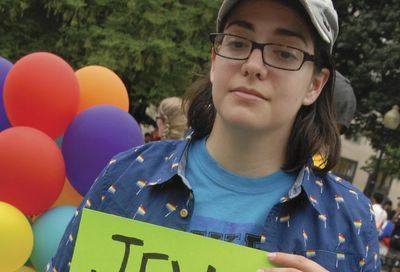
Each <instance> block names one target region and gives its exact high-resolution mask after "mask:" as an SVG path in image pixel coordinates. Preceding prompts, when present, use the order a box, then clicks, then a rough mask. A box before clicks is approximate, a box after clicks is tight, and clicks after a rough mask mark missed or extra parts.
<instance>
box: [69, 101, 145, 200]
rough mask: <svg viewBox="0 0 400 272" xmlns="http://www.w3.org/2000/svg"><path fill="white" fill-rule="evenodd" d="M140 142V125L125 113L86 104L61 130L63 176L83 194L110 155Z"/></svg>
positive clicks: (106, 107)
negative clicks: (65, 174) (64, 167)
mask: <svg viewBox="0 0 400 272" xmlns="http://www.w3.org/2000/svg"><path fill="white" fill-rule="evenodd" d="M143 143H144V139H143V135H142V132H141V130H140V127H139V125H138V123H137V122H136V120H135V119H134V118H133V117H132V116H131V115H130V114H129V113H127V112H126V111H123V110H121V109H120V108H118V107H115V106H111V105H99V106H93V107H90V108H88V109H86V110H84V111H82V112H81V113H80V114H78V116H76V117H75V119H74V120H73V121H72V123H71V124H70V125H69V126H68V128H67V130H66V131H65V133H64V138H63V141H62V148H61V149H62V153H63V155H64V160H65V166H66V172H67V177H68V179H69V181H70V182H71V184H72V186H73V187H74V188H75V189H76V190H77V191H78V192H79V193H80V194H81V195H83V196H84V195H85V194H86V193H87V192H88V191H89V189H90V186H91V185H92V184H93V182H94V180H95V179H96V177H97V176H98V175H99V174H100V172H101V170H102V169H103V168H104V167H105V166H106V165H107V163H108V162H109V161H110V160H111V159H112V157H113V156H114V155H116V154H118V153H120V152H122V151H125V150H128V149H130V148H132V147H135V146H139V145H142V144H143Z"/></svg>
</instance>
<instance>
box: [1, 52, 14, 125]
mask: <svg viewBox="0 0 400 272" xmlns="http://www.w3.org/2000/svg"><path fill="white" fill-rule="evenodd" d="M12 66H13V64H12V63H11V62H9V61H8V60H6V59H5V58H2V57H0V131H2V130H5V129H6V128H9V127H11V124H10V122H9V121H8V118H7V114H6V110H5V108H4V103H3V87H4V82H5V81H6V77H7V74H8V72H9V71H10V70H11V67H12Z"/></svg>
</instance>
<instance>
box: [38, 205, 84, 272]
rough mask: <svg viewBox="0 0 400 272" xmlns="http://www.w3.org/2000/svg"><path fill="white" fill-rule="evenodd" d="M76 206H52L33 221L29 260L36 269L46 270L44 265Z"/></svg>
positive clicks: (55, 247)
mask: <svg viewBox="0 0 400 272" xmlns="http://www.w3.org/2000/svg"><path fill="white" fill-rule="evenodd" d="M76 208H77V207H73V206H58V207H55V208H52V209H50V210H48V211H46V212H45V213H43V214H42V215H41V216H40V217H38V218H37V219H36V221H35V223H33V225H32V230H33V237H34V243H33V249H32V255H31V258H30V260H31V262H32V264H33V266H34V267H35V268H36V270H37V271H46V265H47V263H48V262H49V261H50V259H51V257H53V256H54V255H55V254H56V252H57V248H58V244H59V243H60V241H61V238H62V236H63V234H64V232H65V229H66V227H67V225H68V223H69V221H70V220H71V218H72V217H73V216H74V214H75V211H76Z"/></svg>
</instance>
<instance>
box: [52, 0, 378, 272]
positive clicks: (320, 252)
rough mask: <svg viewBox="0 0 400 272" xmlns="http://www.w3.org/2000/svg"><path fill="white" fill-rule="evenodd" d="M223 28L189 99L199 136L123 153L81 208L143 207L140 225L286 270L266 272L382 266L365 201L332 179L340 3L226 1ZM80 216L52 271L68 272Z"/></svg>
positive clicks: (129, 212) (127, 213)
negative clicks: (238, 249) (204, 239)
mask: <svg viewBox="0 0 400 272" xmlns="http://www.w3.org/2000/svg"><path fill="white" fill-rule="evenodd" d="M217 32H218V33H214V34H211V40H212V43H213V48H212V51H211V61H212V64H211V70H210V73H209V77H207V78H206V79H204V80H203V81H202V82H201V83H199V84H197V85H196V88H195V89H194V90H192V93H191V94H190V95H189V96H188V98H187V100H186V102H187V105H188V122H189V125H190V127H191V128H192V129H193V133H192V135H191V137H188V139H187V140H186V141H160V142H156V143H151V144H147V145H144V146H141V147H138V148H135V149H133V150H129V151H126V152H124V153H122V154H119V155H117V156H116V157H115V158H114V159H113V160H112V161H111V162H110V163H109V165H108V166H107V167H106V168H105V170H103V172H102V173H101V175H100V177H99V178H98V179H97V181H96V182H95V184H94V185H93V187H92V188H91V190H90V192H89V193H88V194H87V196H86V197H85V199H84V201H83V203H82V205H81V207H80V208H79V210H78V211H80V209H82V208H83V207H86V208H90V209H95V210H99V211H102V212H106V213H112V214H117V215H120V216H124V217H128V218H132V217H134V215H135V214H137V211H138V209H139V208H140V209H141V211H142V212H141V213H140V215H139V216H136V217H135V219H137V220H141V221H145V222H149V223H153V224H157V225H162V226H166V227H170V228H174V229H179V230H183V231H188V232H192V233H196V234H199V235H204V236H210V237H214V238H218V239H222V240H226V241H230V242H233V243H237V244H241V245H246V246H250V247H254V248H258V249H261V250H265V251H267V252H269V254H268V258H269V260H270V261H271V262H273V263H274V264H276V265H278V266H280V267H279V268H273V269H265V268H264V269H263V268H261V267H260V270H259V271H310V272H311V271H312V272H318V271H379V270H380V262H379V258H378V252H379V246H378V235H377V231H376V228H375V223H374V219H373V214H372V213H371V206H370V204H369V201H368V199H367V198H366V197H364V195H363V194H362V193H361V192H360V191H359V190H358V189H356V188H354V187H352V185H351V184H349V183H348V182H346V181H343V180H342V179H340V178H338V177H335V176H334V175H332V174H330V173H328V171H329V170H330V169H332V167H333V166H334V165H335V162H336V160H337V157H338V153H339V147H340V143H339V136H338V135H339V134H338V131H337V128H336V125H335V118H334V112H333V101H332V100H333V91H332V88H333V86H332V82H333V80H334V78H333V77H334V76H333V75H334V68H333V64H332V58H331V51H332V48H333V44H334V41H335V39H336V37H337V33H338V22H337V14H336V11H335V10H334V8H333V5H332V2H331V1H330V0H307V1H306V0H299V1H294V0H243V1H240V0H225V1H224V2H223V3H222V5H221V8H220V11H219V13H218V21H217ZM318 152H320V153H321V154H323V155H324V158H325V160H326V163H325V167H324V168H323V169H319V168H318V167H314V166H313V165H312V163H311V161H312V160H311V157H312V155H313V154H316V153H318ZM132 180H138V181H139V180H144V181H145V183H146V186H144V187H143V186H142V185H143V184H140V186H141V187H135V186H132ZM110 186H113V190H108V188H110ZM139 190H140V191H139ZM138 192H139V193H138ZM167 205H169V206H167ZM171 205H172V206H173V207H175V211H174V212H172V213H171V212H170V209H167V208H168V207H171ZM143 211H145V212H143ZM167 214H168V216H166V215H167ZM79 221H80V212H79V213H78V215H77V216H76V217H75V218H74V219H72V221H71V223H70V225H69V226H68V228H67V230H66V232H65V235H64V237H63V239H62V241H61V243H60V247H59V249H58V252H57V255H56V256H55V257H54V258H53V260H52V263H50V265H49V269H50V271H52V269H55V270H56V271H68V269H69V268H68V263H69V262H70V260H71V256H72V252H73V248H74V242H75V238H76V235H77V231H78V227H79ZM182 246H184V245H182ZM266 257H267V256H266Z"/></svg>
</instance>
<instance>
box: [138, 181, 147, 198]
mask: <svg viewBox="0 0 400 272" xmlns="http://www.w3.org/2000/svg"><path fill="white" fill-rule="evenodd" d="M136 185H137V187H139V190H138V191H137V192H136V195H138V194H140V192H141V191H142V189H143V188H144V187H145V186H146V181H144V180H138V181H137V182H136Z"/></svg>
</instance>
